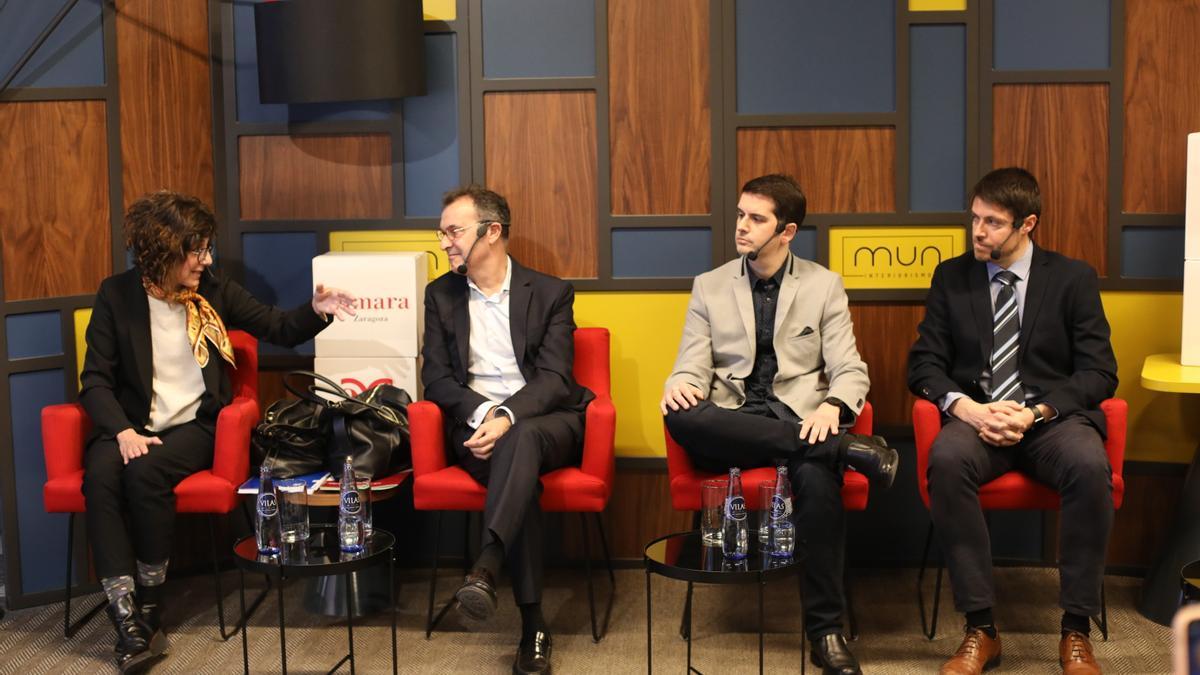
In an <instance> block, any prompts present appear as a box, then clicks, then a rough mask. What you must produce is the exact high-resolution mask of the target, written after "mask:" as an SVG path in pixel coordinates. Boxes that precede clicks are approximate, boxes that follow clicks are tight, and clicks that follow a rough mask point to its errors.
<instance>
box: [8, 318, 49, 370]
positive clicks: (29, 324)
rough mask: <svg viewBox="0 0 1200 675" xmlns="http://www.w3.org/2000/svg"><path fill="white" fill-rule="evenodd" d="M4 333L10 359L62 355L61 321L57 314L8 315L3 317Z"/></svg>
mask: <svg viewBox="0 0 1200 675" xmlns="http://www.w3.org/2000/svg"><path fill="white" fill-rule="evenodd" d="M4 333H5V337H6V338H7V339H8V358H10V359H28V358H33V357H36V356H57V355H59V354H62V353H63V347H62V320H61V318H60V317H59V313H58V312H35V313H32V314H10V315H8V316H6V317H4Z"/></svg>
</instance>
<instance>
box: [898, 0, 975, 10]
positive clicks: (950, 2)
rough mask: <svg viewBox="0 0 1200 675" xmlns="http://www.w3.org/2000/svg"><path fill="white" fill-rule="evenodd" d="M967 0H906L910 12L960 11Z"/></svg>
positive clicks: (965, 6) (964, 7) (963, 8)
mask: <svg viewBox="0 0 1200 675" xmlns="http://www.w3.org/2000/svg"><path fill="white" fill-rule="evenodd" d="M966 8H967V0H908V10H909V11H910V12H961V11H963V10H965V9H966Z"/></svg>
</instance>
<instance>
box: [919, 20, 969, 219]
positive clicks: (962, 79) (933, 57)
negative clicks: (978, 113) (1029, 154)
mask: <svg viewBox="0 0 1200 675" xmlns="http://www.w3.org/2000/svg"><path fill="white" fill-rule="evenodd" d="M909 49H910V55H909V68H910V71H909V72H910V86H911V89H912V92H911V95H910V96H909V101H910V106H911V108H912V110H911V132H910V133H911V146H910V147H911V150H910V154H909V200H910V205H911V210H913V211H959V210H962V208H963V199H964V198H963V189H964V181H965V172H966V167H967V149H966V143H967V52H966V50H967V31H966V27H965V26H960V25H945V26H913V27H912V29H911V33H910V34H909Z"/></svg>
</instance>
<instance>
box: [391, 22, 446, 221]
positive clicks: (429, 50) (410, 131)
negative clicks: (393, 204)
mask: <svg viewBox="0 0 1200 675" xmlns="http://www.w3.org/2000/svg"><path fill="white" fill-rule="evenodd" d="M425 73H426V74H425V87H426V91H425V96H414V97H410V98H406V99H404V212H405V213H407V214H408V215H410V216H437V215H438V214H440V213H441V212H442V193H443V192H446V191H447V190H449V189H451V188H453V187H455V186H457V185H458V183H459V173H458V94H457V86H456V82H457V81H458V57H457V51H456V49H455V36H454V35H426V36H425Z"/></svg>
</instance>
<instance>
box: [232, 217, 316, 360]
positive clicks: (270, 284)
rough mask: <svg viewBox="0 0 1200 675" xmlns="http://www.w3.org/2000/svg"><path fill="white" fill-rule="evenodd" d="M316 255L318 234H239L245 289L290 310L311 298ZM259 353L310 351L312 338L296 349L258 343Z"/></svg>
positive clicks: (263, 300) (265, 300)
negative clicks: (313, 263) (244, 272)
mask: <svg viewBox="0 0 1200 675" xmlns="http://www.w3.org/2000/svg"><path fill="white" fill-rule="evenodd" d="M316 255H317V235H316V234H314V233H312V232H286V233H267V234H245V235H242V259H243V261H244V262H245V266H246V290H248V291H250V292H251V293H253V294H254V297H256V298H258V299H259V300H260V301H261V302H265V303H267V304H269V305H275V306H277V307H280V308H282V309H293V308H295V307H298V306H299V305H300V304H301V303H304V302H306V301H309V300H311V299H312V287H313V278H312V259H313V258H314V257H316ZM258 351H259V353H261V354H312V353H313V343H312V340H309V341H308V342H305V343H304V344H301V345H298V346H297V347H296V348H295V349H287V348H284V347H277V346H275V345H272V344H268V343H266V342H260V343H259V348H258Z"/></svg>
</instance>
